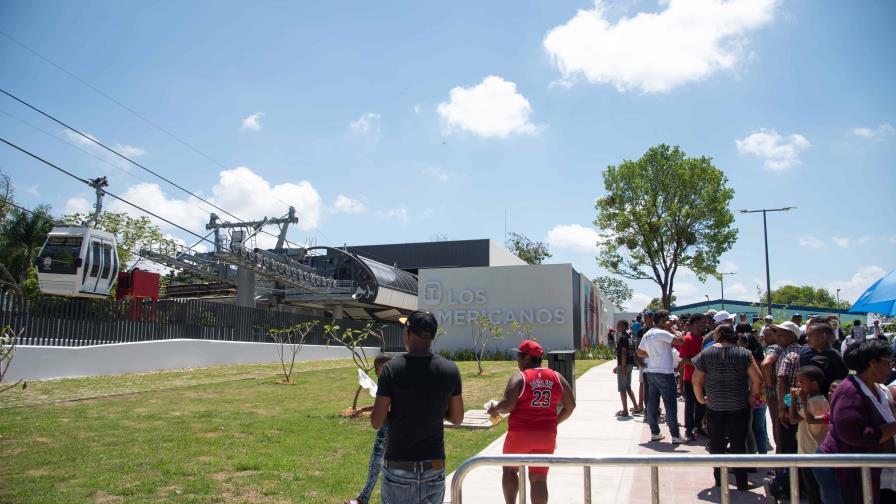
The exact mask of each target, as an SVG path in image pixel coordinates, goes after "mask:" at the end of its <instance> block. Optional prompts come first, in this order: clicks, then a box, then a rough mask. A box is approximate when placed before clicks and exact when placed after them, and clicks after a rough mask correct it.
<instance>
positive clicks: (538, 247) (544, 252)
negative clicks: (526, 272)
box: [507, 233, 551, 264]
mask: <svg viewBox="0 0 896 504" xmlns="http://www.w3.org/2000/svg"><path fill="white" fill-rule="evenodd" d="M507 248H508V249H509V250H510V251H511V252H513V254H514V255H516V256H517V257H519V258H520V259H522V260H524V261H526V262H527V263H529V264H541V263H543V262H544V260H545V259H549V258H550V257H551V252H550V250H548V244H547V243H544V242H538V241H532V240H530V239H529V237H527V236H525V235H521V234H518V233H510V234H509V235H508V237H507Z"/></svg>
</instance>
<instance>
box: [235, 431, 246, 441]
mask: <svg viewBox="0 0 896 504" xmlns="http://www.w3.org/2000/svg"><path fill="white" fill-rule="evenodd" d="M233 437H235V438H237V439H243V438H244V437H246V433H245V432H235V433H233Z"/></svg>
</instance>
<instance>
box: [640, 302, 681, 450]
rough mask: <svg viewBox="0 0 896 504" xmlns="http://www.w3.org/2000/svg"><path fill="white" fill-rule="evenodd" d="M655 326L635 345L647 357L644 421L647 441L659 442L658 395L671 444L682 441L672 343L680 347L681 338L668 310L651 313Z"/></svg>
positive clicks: (642, 355) (660, 437) (660, 435)
mask: <svg viewBox="0 0 896 504" xmlns="http://www.w3.org/2000/svg"><path fill="white" fill-rule="evenodd" d="M653 321H654V328H653V329H651V330H649V331H647V333H646V334H645V335H644V337H643V338H641V342H640V343H639V344H638V355H639V356H640V357H648V358H649V360H648V363H647V367H646V368H645V369H644V376H645V377H646V379H647V383H648V384H649V387H648V394H647V397H646V400H647V424H648V425H649V426H650V433H651V436H650V440H651V441H660V440H661V439H663V437H664V436H663V435H662V434H660V425H659V410H660V398H662V400H663V404H664V405H665V407H666V424H667V425H668V426H669V433H670V434H671V435H672V443H673V444H679V443H684V442H686V440H685V439H684V438H682V437H681V435H680V434H681V432H680V431H679V427H678V401H677V400H676V389H677V387H676V385H675V365H674V358H673V355H672V346H673V345H674V346H679V345H681V344H683V343H684V339H683V338H682V337H681V335H679V334H678V333H675V332H673V331H672V322H671V321H670V320H669V312H668V311H666V310H659V311H657V312H656V313H655V314H654V316H653Z"/></svg>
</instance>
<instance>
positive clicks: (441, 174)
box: [420, 166, 457, 182]
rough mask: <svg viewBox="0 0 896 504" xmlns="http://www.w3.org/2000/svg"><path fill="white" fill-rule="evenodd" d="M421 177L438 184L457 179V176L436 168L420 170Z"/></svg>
mask: <svg viewBox="0 0 896 504" xmlns="http://www.w3.org/2000/svg"><path fill="white" fill-rule="evenodd" d="M420 175H422V176H423V177H425V178H427V179H430V180H435V181H437V182H448V181H449V180H451V179H453V178H457V175H456V174H454V173H451V172H449V171H445V170H443V169H441V168H436V167H434V166H427V167H426V168H424V169H422V170H420Z"/></svg>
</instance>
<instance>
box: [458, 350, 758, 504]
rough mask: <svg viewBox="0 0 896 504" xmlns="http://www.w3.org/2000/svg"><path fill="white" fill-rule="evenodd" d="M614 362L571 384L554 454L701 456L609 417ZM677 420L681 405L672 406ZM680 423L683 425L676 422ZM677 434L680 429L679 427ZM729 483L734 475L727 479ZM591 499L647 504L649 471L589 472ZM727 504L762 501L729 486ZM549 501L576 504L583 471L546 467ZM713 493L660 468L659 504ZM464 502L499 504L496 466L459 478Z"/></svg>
mask: <svg viewBox="0 0 896 504" xmlns="http://www.w3.org/2000/svg"><path fill="white" fill-rule="evenodd" d="M614 366H615V363H614V362H608V363H606V364H603V365H600V366H597V367H595V368H593V369H591V370H589V371H588V372H586V373H585V374H584V375H583V376H582V377H581V378H579V379H578V380H577V381H576V393H577V397H576V403H577V406H576V410H575V411H574V412H573V414H572V416H571V417H570V418H569V419H568V420H567V421H566V422H563V423H562V424H560V426H559V428H558V431H557V451H556V453H557V454H558V455H573V456H576V455H578V456H589V455H590V456H602V455H634V454H650V453H664V454H668V453H681V454H686V453H695V454H699V453H706V448H705V442H706V439H699V440H698V441H697V442H696V443H692V444H688V445H678V446H674V445H672V444H671V443H669V438H670V436H669V431H668V429H667V428H666V426H665V425H663V426H661V427H660V429H661V432H662V433H663V434H664V435H665V436H666V439H665V440H663V441H661V442H656V443H655V442H650V429H649V428H648V426H647V424H646V423H644V422H642V419H643V417H634V418H633V419H626V420H622V419H618V418H617V417H616V416H615V415H614V413H615V412H616V411H618V410H619V409H620V407H621V404H620V402H619V393H618V392H617V390H616V375H614V374H613V372H612V371H613V367H614ZM633 378H634V380H633V383H632V388H633V389H634V390H635V392H636V393H637V386H638V377H637V376H635V377H633ZM678 411H679V418H682V416H683V411H684V403H682V402H679V403H678ZM682 425H683V423H682ZM682 433H683V427H682ZM503 444H504V436H501V437H500V438H498V439H496V440H495V441H494V442H493V443H492V444H490V445H489V446H488V447H486V448H485V449H484V450H482V451H481V452H480V455H493V454H500V453H501V448H502V446H503ZM764 473H765V470H763V469H760V470H759V472H758V473H756V474H752V475H751V478H750V480H751V481H752V482H754V484H758V483H760V482H761V480H762V478H761V476H762V475H763V474H764ZM453 476H454V474H453V473H452V474H450V475H449V476H448V481H447V483H446V492H445V502H451V495H450V493H451V479H452V477H453ZM730 479H731V482H732V485H733V483H734V475H733V474H732V475H731V478H730ZM591 481H592V483H591V487H592V489H591V490H592V491H591V501H592V502H594V503H601V504H604V503H618V504H623V503H630V502H650V472H649V470H648V469H647V468H643V469H633V468H625V467H602V468H598V467H595V468H592V470H591ZM730 490H731V502H732V503H747V502H750V503H757V502H764V501H765V497H764V493H763V491H762V487H761V484H760V485H759V486H758V488H757V489H755V490H753V491H751V492H739V491H737V490H735V488H734V487H733V486H732V487H731V488H730ZM548 493H549V500H550V502H551V503H561V502H562V503H581V502H583V501H584V498H583V471H582V469H581V468H552V469H551V471H550V474H549V475H548ZM719 499H720V496H719V489H718V488H715V487H713V478H712V472H711V471H710V470H708V469H703V468H694V469H688V468H680V469H679V468H676V469H662V468H661V469H660V502H663V503H676V504H679V503H692V502H693V503H705V502H719ZM464 500H465V502H468V503H475V504H480V503H502V502H503V501H504V497H503V493H502V491H501V468H500V467H485V468H479V469H475V470H473V472H471V473H470V474H469V475H468V476H467V478H466V479H465V480H464Z"/></svg>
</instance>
